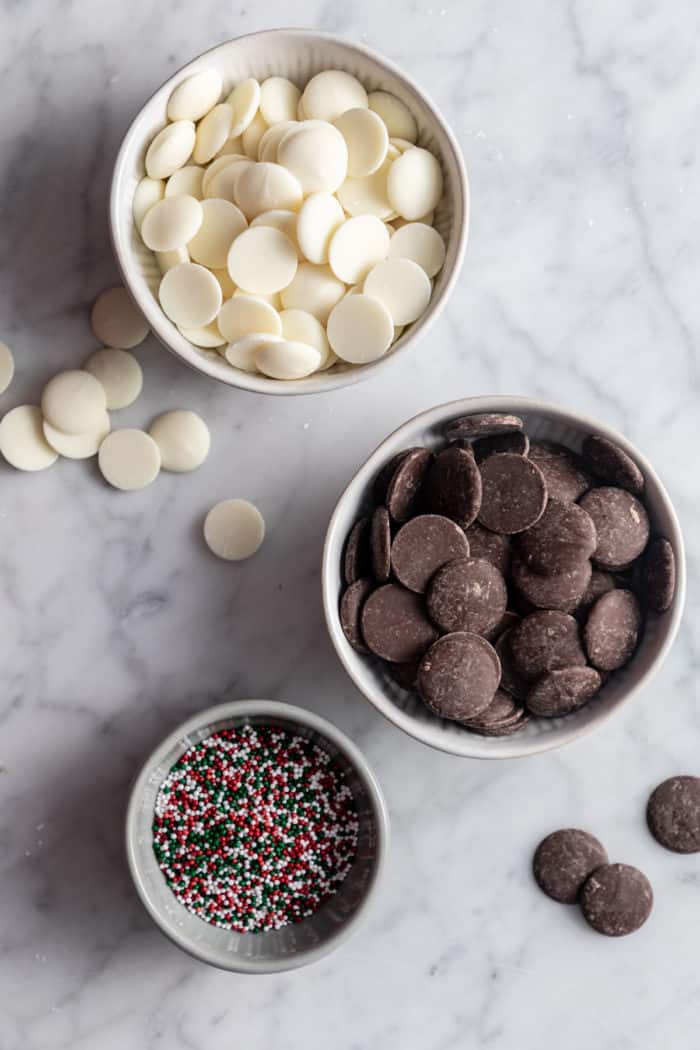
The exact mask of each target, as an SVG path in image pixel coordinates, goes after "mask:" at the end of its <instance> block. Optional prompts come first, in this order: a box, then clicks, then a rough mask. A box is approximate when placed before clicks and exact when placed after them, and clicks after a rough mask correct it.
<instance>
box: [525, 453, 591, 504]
mask: <svg viewBox="0 0 700 1050" xmlns="http://www.w3.org/2000/svg"><path fill="white" fill-rule="evenodd" d="M528 456H529V458H530V459H531V460H532V462H533V463H536V464H537V466H538V467H539V468H540V470H541V471H542V473H543V474H544V480H545V481H546V482H547V493H548V494H549V498H550V499H558V500H561V502H562V503H575V502H576V501H577V500H579V499H580V498H581V496H582V495H583V494H584V492H587V491H588V489H589V488H590V487H591V485H592V484H593V481H592V479H591V477H590V475H589V474H587V473H586V471H585V470H584V469H583V465H582V463H581V460H580V459H579V457H578V456H577V455H575V454H574V453H573V452H571V451H570V449H568V448H565V447H564V446H563V445H557V444H555V443H554V442H551V441H536V442H532V444H531V445H530V451H529V453H528Z"/></svg>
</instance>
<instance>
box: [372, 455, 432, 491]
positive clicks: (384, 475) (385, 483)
mask: <svg viewBox="0 0 700 1050" xmlns="http://www.w3.org/2000/svg"><path fill="white" fill-rule="evenodd" d="M416 451H420V450H419V449H416V448H404V449H402V450H401V452H397V453H396V455H395V456H392V457H391V459H390V460H389V462H388V463H385V464H384V466H383V467H382V469H381V470H380V471H379V473H378V474H377V476H376V478H375V479H374V484H373V486H372V497H373V499H374V502H375V503H384V502H385V501H386V493H387V489H388V488H389V482H390V481H391V479H392V478H393V476H394V472H395V471H396V468H397V467H398V465H399V463H402V462H403V461H404V460H405V458H406V456H407V455H408V454H409V452H416Z"/></svg>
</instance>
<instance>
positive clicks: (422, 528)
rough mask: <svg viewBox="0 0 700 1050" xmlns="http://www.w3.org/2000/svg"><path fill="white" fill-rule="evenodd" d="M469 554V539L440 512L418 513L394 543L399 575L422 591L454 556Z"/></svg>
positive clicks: (393, 560)
mask: <svg viewBox="0 0 700 1050" xmlns="http://www.w3.org/2000/svg"><path fill="white" fill-rule="evenodd" d="M468 556H469V543H468V542H467V538H466V536H465V535H464V531H463V530H462V529H460V527H459V525H457V523H456V522H454V521H452V520H451V519H450V518H445V517H443V516H442V515H440V514H419V515H418V517H417V518H412V519H411V521H407V522H406V524H405V525H402V526H401V528H400V529H399V531H398V532H397V533H396V536H395V537H394V542H393V544H392V546H391V565H392V568H393V570H394V575H395V576H396V578H397V579H398V580H399V581H400V582H401V583H402V584H403V585H404V587H408V589H409V590H410V591H417V592H418V593H419V594H422V593H423V591H425V589H426V587H427V586H428V584H429V583H430V580H431V579H432V577H433V576H434V575H435V573H436V572H437V570H438V569H439V568H440V567H441V566H442V565H444V564H445V563H446V562H448V561H452V560H453V559H454V558H466V557H468Z"/></svg>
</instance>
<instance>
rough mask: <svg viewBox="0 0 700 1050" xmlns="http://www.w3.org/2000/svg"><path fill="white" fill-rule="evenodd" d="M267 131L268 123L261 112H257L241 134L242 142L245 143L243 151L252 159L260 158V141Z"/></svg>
mask: <svg viewBox="0 0 700 1050" xmlns="http://www.w3.org/2000/svg"><path fill="white" fill-rule="evenodd" d="M266 131H267V124H266V123H265V121H264V120H263V118H262V116H261V115H260V113H256V114H255V116H254V117H253V119H252V120H251V122H250V124H249V125H248V127H247V128H246V129H245V131H244V132H243V134H242V136H241V142H242V143H243V152H244V153H245V155H246V157H249V158H250V160H257V159H258V149H259V147H260V141H261V139H262V137H263V135H264V134H265V132H266Z"/></svg>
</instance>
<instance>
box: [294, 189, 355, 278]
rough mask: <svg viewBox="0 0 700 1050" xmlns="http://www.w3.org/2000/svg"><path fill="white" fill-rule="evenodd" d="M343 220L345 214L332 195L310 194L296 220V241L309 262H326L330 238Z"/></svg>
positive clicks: (318, 263)
mask: <svg viewBox="0 0 700 1050" xmlns="http://www.w3.org/2000/svg"><path fill="white" fill-rule="evenodd" d="M344 220H345V212H344V211H343V209H342V207H341V206H340V204H339V203H338V200H337V198H336V197H334V196H333V194H332V193H312V194H311V196H310V197H307V198H306V200H305V201H304V203H303V204H302V206H301V209H300V211H299V216H298V218H297V227H296V228H297V240H298V242H299V247H300V249H301V252H302V254H303V255H304V256H305V258H307V259H308V260H309V262H312V263H316V264H317V265H320V264H322V263H327V262H328V249H329V247H330V243H331V237H332V236H333V234H334V233H335V231H336V230H337V229H338V227H339V226H340V225H341V224H342V223H343V222H344Z"/></svg>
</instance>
